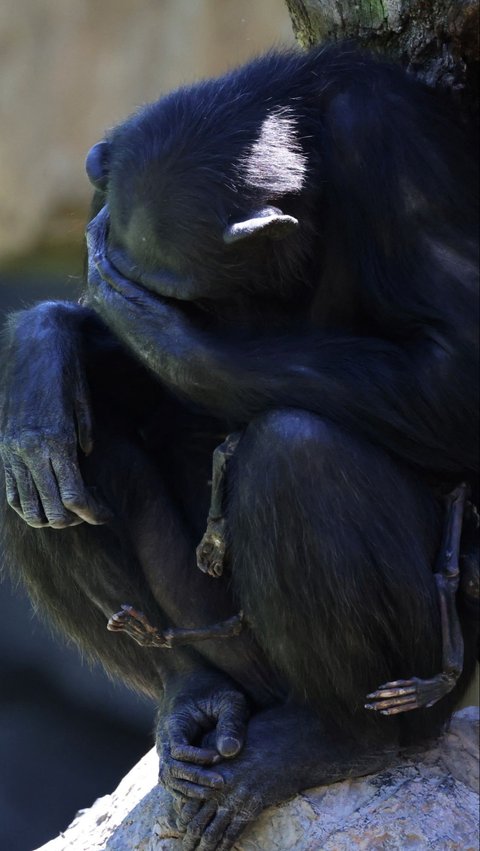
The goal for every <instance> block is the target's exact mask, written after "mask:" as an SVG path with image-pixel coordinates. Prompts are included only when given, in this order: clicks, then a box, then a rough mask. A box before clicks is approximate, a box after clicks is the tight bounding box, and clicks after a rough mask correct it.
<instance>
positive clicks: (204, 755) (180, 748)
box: [170, 742, 221, 765]
mask: <svg viewBox="0 0 480 851" xmlns="http://www.w3.org/2000/svg"><path fill="white" fill-rule="evenodd" d="M170 752H171V754H172V757H173V758H174V759H177V760H179V762H191V763H194V764H195V765H215V763H216V762H219V761H220V759H221V757H220V755H219V754H218V753H217V751H216V750H213V748H212V749H210V748H196V747H195V746H194V745H187V744H185V745H184V744H181V743H180V742H178V743H177V742H172V744H171V746H170Z"/></svg>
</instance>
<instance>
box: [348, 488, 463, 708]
mask: <svg viewBox="0 0 480 851" xmlns="http://www.w3.org/2000/svg"><path fill="white" fill-rule="evenodd" d="M467 492H468V487H467V485H466V484H465V483H462V484H461V485H459V486H458V487H457V488H455V490H453V491H452V493H450V494H448V496H447V497H446V506H447V508H446V515H447V516H446V521H445V524H444V527H443V536H442V543H441V546H440V551H439V555H438V559H437V570H436V572H435V574H434V576H435V583H436V586H437V597H438V603H439V608H440V623H441V631H442V668H443V670H442V672H441V673H439V674H436V675H435V676H434V677H432V678H431V679H421V678H420V677H412V678H411V679H409V680H393V681H392V682H388V683H384V684H383V685H382V686H380V688H379V689H378V690H377V691H374V692H372V693H371V694H368V695H367V699H368V700H369V701H372V702H371V703H366V704H365V709H372V710H374V711H376V712H380V714H381V715H398V714H399V713H400V712H410V711H411V710H412V709H420V708H422V707H427V708H429V707H430V706H433V704H434V703H437V701H439V700H441V699H442V697H445V695H446V694H448V693H449V692H450V691H452V689H453V688H455V686H456V684H457V681H458V678H459V676H460V674H461V673H462V669H463V636H462V630H461V627H460V621H459V618H458V612H457V606H456V594H457V590H458V586H459V581H460V568H459V564H460V539H461V536H462V523H463V515H464V511H465V504H466V499H467Z"/></svg>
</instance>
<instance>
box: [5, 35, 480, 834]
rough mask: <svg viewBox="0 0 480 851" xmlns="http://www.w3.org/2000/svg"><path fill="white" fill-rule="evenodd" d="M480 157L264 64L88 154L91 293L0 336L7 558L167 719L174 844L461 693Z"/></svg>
mask: <svg viewBox="0 0 480 851" xmlns="http://www.w3.org/2000/svg"><path fill="white" fill-rule="evenodd" d="M473 163H474V158H473V156H472V155H471V153H470V152H469V150H468V146H467V144H466V142H465V140H464V138H463V131H462V129H460V125H459V122H458V121H456V120H455V118H452V117H450V116H449V115H448V111H447V109H446V107H445V104H444V103H441V102H439V101H438V100H437V98H436V96H435V95H434V94H433V93H432V92H430V91H427V90H426V89H425V88H424V87H423V86H421V85H420V84H418V83H417V82H415V81H414V80H413V79H411V78H409V77H408V76H407V75H405V74H404V73H403V72H402V71H401V70H399V69H397V68H395V67H390V66H389V65H387V64H384V63H382V62H379V61H376V60H374V59H372V58H370V57H368V56H365V55H361V54H358V53H356V52H355V51H354V50H353V49H352V48H351V46H349V45H344V46H335V47H324V48H317V49H314V50H312V51H311V52H308V53H297V52H280V53H270V54H268V55H266V56H264V57H263V58H260V59H257V60H255V61H253V62H251V63H249V64H248V65H246V66H244V67H242V68H239V69H238V70H235V71H232V72H230V73H228V74H226V75H225V76H223V77H221V78H220V79H215V80H207V81H205V82H201V83H199V84H196V85H193V86H189V87H185V88H182V89H180V90H178V91H176V92H174V93H173V94H170V95H168V96H166V97H164V98H162V99H161V100H159V101H158V102H156V103H153V104H151V105H148V106H146V107H144V108H142V109H141V110H140V111H139V112H137V113H136V114H134V115H133V116H132V117H131V118H129V119H127V121H125V122H124V123H123V124H121V125H120V126H118V127H116V128H115V129H113V130H112V131H111V132H109V133H108V134H107V136H106V139H105V140H104V141H103V142H101V143H99V144H98V145H96V146H95V147H94V148H93V149H92V151H91V152H90V154H89V156H88V158H87V173H88V175H89V177H90V179H91V181H92V183H93V185H94V187H95V190H96V191H95V196H94V202H93V209H92V220H91V222H90V224H89V226H88V228H87V243H88V272H87V281H86V290H85V294H84V296H83V298H82V301H81V303H80V304H73V303H69V302H48V303H42V304H38V305H36V306H35V307H32V308H31V309H28V310H24V311H21V312H19V313H17V314H15V315H13V316H11V317H10V319H9V322H8V324H7V328H6V331H5V337H4V348H3V365H2V373H3V377H2V388H3V402H2V457H3V466H4V470H5V480H6V491H7V500H6V501H5V502H4V503H2V510H1V513H2V529H3V545H4V549H5V553H6V559H7V562H8V565H9V568H10V570H11V572H12V573H13V574H14V575H16V576H20V577H21V578H22V580H23V581H24V582H25V583H26V585H27V588H28V589H29V591H30V594H31V596H32V598H33V600H34V602H35V604H38V606H39V607H40V608H41V609H42V610H43V611H45V613H46V616H47V617H48V618H49V619H50V620H51V621H52V622H53V623H54V624H56V625H57V626H58V627H59V628H61V629H62V630H63V631H64V632H66V633H67V635H68V636H70V637H71V638H72V639H73V640H75V641H76V642H77V643H78V645H79V646H80V648H81V649H82V650H83V651H84V652H85V653H86V654H87V655H88V656H90V657H93V658H98V659H100V660H101V661H102V662H103V664H104V665H105V667H106V668H107V670H108V671H110V672H111V673H113V674H114V675H117V676H120V677H122V678H123V679H124V680H125V681H127V682H128V683H130V684H131V685H132V686H133V687H134V688H137V689H141V690H143V691H145V692H147V693H149V694H153V695H155V696H157V697H158V700H159V703H160V707H161V712H160V721H159V726H158V747H159V752H160V756H161V780H162V781H163V782H164V783H165V784H166V785H167V787H168V788H169V789H170V790H172V791H173V792H174V793H175V800H176V808H177V819H178V824H179V825H180V826H181V827H183V828H184V829H185V836H184V847H185V849H193V848H199V849H202V851H213V849H217V851H218V849H224V850H225V849H228V848H230V847H231V846H232V844H233V843H234V841H235V840H236V838H237V837H238V835H239V834H240V832H241V831H242V829H243V827H244V826H245V824H246V823H247V822H249V821H250V820H251V819H253V818H254V817H255V816H256V815H257V814H258V813H259V812H260V811H261V810H262V808H263V807H265V806H267V805H269V804H271V803H274V802H278V801H280V800H282V799H285V798H286V797H288V796H289V795H291V794H294V793H295V792H297V791H298V790H299V789H301V788H306V787H308V786H312V785H314V784H318V783H326V782H333V781H335V780H338V779H341V778H345V777H347V776H348V777H350V776H355V775H361V774H364V773H368V772H370V771H373V770H376V769H378V768H379V767H381V766H383V765H385V764H386V763H387V762H388V761H389V760H391V759H392V757H393V755H394V754H396V753H397V750H398V747H399V745H401V744H402V743H404V742H407V741H412V740H416V739H418V738H421V737H425V736H426V735H428V734H432V733H434V732H437V731H438V730H439V729H441V727H442V724H443V723H444V722H445V720H446V719H447V718H448V716H449V714H450V712H451V711H452V707H453V706H454V705H455V703H456V702H457V700H458V699H459V697H460V695H461V694H462V693H463V690H464V688H465V686H466V684H467V683H468V681H469V679H470V677H471V672H472V665H473V660H474V651H475V636H474V625H473V623H474V622H473V621H472V620H470V619H469V617H468V611H467V607H466V605H464V601H463V598H462V595H461V594H458V595H457V600H456V604H455V601H454V596H452V593H450V595H449V594H448V593H446V594H445V593H444V594H443V596H442V593H440V594H439V593H438V591H437V586H438V587H439V588H440V591H442V586H448V583H449V577H450V578H452V577H453V580H454V582H453V585H452V586H451V587H453V586H454V585H455V583H456V582H457V579H456V574H457V573H458V571H457V567H458V564H457V561H458V559H457V556H458V550H459V545H460V524H461V515H462V511H463V505H464V503H465V499H466V486H467V485H468V484H469V483H470V482H471V481H472V476H473V474H474V470H476V469H477V466H478V464H477V446H476V441H477V435H478V428H477V412H478V405H477V404H476V398H477V397H476V394H477V393H478V390H477V374H476V363H477V359H476V354H477V351H478V343H477V339H476V317H477V314H476V311H477V301H476V293H475V279H476V274H477V263H476V233H477V231H476V227H475V224H476V211H475V197H474V194H475V186H476V182H475V176H474V165H473ZM228 435H234V436H233V437H230V438H228V437H227V436H228ZM226 438H227V444H226V451H221V452H220V453H219V452H218V451H217V453H216V462H215V465H214V476H213V478H214V486H213V505H212V510H211V511H210V521H209V531H208V530H207V535H206V538H205V537H204V538H203V544H202V546H201V547H200V548H199V554H198V557H199V562H200V566H201V567H203V569H204V570H205V569H206V570H207V571H208V570H210V572H211V573H213V574H214V575H215V578H212V576H209V575H208V572H207V573H202V572H201V571H200V570H198V568H197V565H196V556H195V551H196V547H197V545H198V543H199V541H200V540H201V539H202V535H204V533H205V527H206V524H207V515H208V513H209V504H210V499H211V494H210V487H209V479H210V476H211V458H212V453H213V451H214V449H215V448H216V447H218V446H219V445H220V444H222V443H223V442H224V441H225V439H226ZM224 446H225V444H224ZM462 483H465V485H464V484H462ZM451 491H452V492H453V496H452V497H451V499H450V509H449V512H448V516H447V518H446V519H445V518H444V512H443V507H442V499H443V497H444V496H445V495H447V494H448V493H450V492H451ZM7 504H8V505H9V506H10V507H7ZM12 508H13V509H14V510H13V511H12ZM24 521H26V523H25V522H24ZM215 522H218V524H219V525H217V527H215ZM27 524H28V525H27ZM212 527H213V532H212ZM215 535H216V536H217V537H215ZM442 535H443V539H444V540H443V543H442ZM217 545H218V550H219V552H220V554H221V557H217V556H218V553H217V556H215V554H214V555H213V556H212V551H213V552H214V551H215V547H216V546H217ZM209 546H210V550H209ZM462 546H463V545H462ZM212 548H213V550H212ZM224 550H225V552H226V555H225V553H224ZM224 556H225V561H226V567H227V569H226V570H223V569H222V568H223V560H224ZM436 564H437V568H436V567H435V565H436ZM438 565H440V570H438ZM436 569H437V571H438V572H437V576H436V575H435V570H436ZM122 605H123V608H121V607H122ZM457 608H458V612H459V617H460V622H461V632H459V630H458V628H457V627H458V623H457V620H456V618H457V614H456V612H457ZM240 612H241V614H240ZM106 619H109V627H110V632H107V630H106V628H105V625H106ZM442 622H443V625H444V627H445V628H444V631H443V635H442ZM452 624H453V627H452V628H453V637H452V638H451V641H450V644H449V636H448V635H447V636H446V635H445V632H447V633H448V630H449V628H450V627H451V626H452ZM122 633H126V634H122ZM132 636H133V637H137V638H138V641H139V644H137V643H135V642H133V641H132V640H131V638H132ZM222 636H223V637H222ZM226 636H227V637H226ZM199 638H203V641H201V642H200V641H199V642H198V643H195V644H193V643H192V644H187V645H185V642H188V641H189V640H191V641H192V642H193V641H196V640H197V639H199ZM462 640H463V642H464V653H463V658H462V653H461V643H462ZM140 645H144V646H140ZM449 651H451V652H450V657H451V658H450V662H449ZM459 658H460V664H458V660H459ZM452 659H453V662H452ZM454 663H455V664H454ZM462 663H463V673H462V674H461V676H460V678H459V680H458V682H457V684H456V685H455V687H454V688H453V690H450V692H449V693H448V694H447V695H446V696H445V692H447V691H448V689H451V686H452V685H453V683H454V682H455V681H456V679H457V675H458V673H459V669H460V668H461V667H462ZM449 664H450V668H451V669H452V670H453V674H454V675H453V676H452V670H450V671H449V670H446V671H444V672H445V673H446V674H447V675H448V676H450V680H449V683H448V688H447V687H443V686H441V687H440V688H439V686H438V684H439V682H440V680H439V679H438V676H437V675H438V672H440V671H442V668H443V669H445V668H447V669H448V667H449ZM455 665H456V667H455ZM416 678H417V679H416ZM405 680H407V681H409V682H410V685H405V683H404V681H405ZM392 681H393V682H392ZM425 681H426V682H427V684H428V683H430V686H428V685H427V686H425ZM432 682H434V683H435V686H433V687H432V686H431V683H432ZM381 683H385V684H386V685H385V687H383V688H380V689H379V686H380V684H381ZM412 683H413V684H414V685H413V686H412ZM422 683H423V685H422ZM422 688H423V689H424V690H423V691H422ZM429 689H430V690H429ZM432 689H433V690H432ZM367 694H370V695H371V696H370V697H369V698H367V697H366V695H367ZM440 695H443V696H442V698H441V699H438V698H439V697H440ZM366 700H367V701H370V703H369V706H370V707H371V708H370V709H369V708H366V707H365V701H366ZM433 702H435V705H434V706H432V707H431V708H427V706H426V704H428V703H433ZM414 707H415V708H414ZM372 708H373V709H374V710H376V711H372ZM413 708H414V711H408V712H404V711H402V710H405V709H409V710H410V709H413ZM383 713H385V714H383Z"/></svg>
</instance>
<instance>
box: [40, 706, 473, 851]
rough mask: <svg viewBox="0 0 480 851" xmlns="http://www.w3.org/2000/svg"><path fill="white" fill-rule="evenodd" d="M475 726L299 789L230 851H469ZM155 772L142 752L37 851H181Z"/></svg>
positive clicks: (464, 713) (463, 717)
mask: <svg viewBox="0 0 480 851" xmlns="http://www.w3.org/2000/svg"><path fill="white" fill-rule="evenodd" d="M478 727H479V710H478V707H473V706H471V707H467V708H466V709H463V710H461V711H460V712H457V713H456V714H455V715H454V717H453V720H452V723H451V726H450V729H449V731H448V732H447V733H445V735H444V736H443V737H442V738H441V739H440V740H439V741H438V742H437V743H436V744H435V745H434V746H433V747H431V748H430V749H428V750H424V751H422V752H420V751H416V752H415V753H413V752H412V753H411V754H409V755H408V756H405V757H404V759H403V760H401V761H399V763H398V764H397V765H396V766H394V767H392V768H390V769H389V770H387V771H382V772H380V773H378V774H372V775H369V776H368V777H363V778H359V779H356V780H347V781H344V782H342V783H335V784H333V785H331V786H321V787H318V788H316V789H309V790H307V791H305V792H303V793H302V794H300V795H297V796H296V797H295V798H293V799H292V800H290V801H287V802H286V803H284V804H282V805H281V806H279V807H271V808H270V809H268V810H265V812H264V813H263V814H262V815H261V817H260V818H259V819H258V820H257V821H256V822H255V823H254V824H253V825H252V826H251V827H249V828H248V829H247V830H246V831H245V833H244V835H243V837H242V839H241V841H240V842H239V843H238V844H237V845H236V846H235V848H236V849H237V851H319V850H320V849H321V851H351V849H353V851H355V849H362V851H364V849H389V851H390V849H399V851H400V849H402V851H405V849H409V851H416V849H418V851H420V849H428V848H432V849H433V848H435V849H441V851H446V850H447V849H448V851H476V849H478V847H479V839H480V837H479V828H478V813H479V786H478V783H479V772H478ZM157 768H158V766H157V758H156V755H155V752H154V751H153V750H152V751H150V752H149V753H148V754H146V756H145V757H144V758H143V759H142V760H141V761H140V762H139V763H138V764H137V765H136V766H135V767H134V768H133V769H132V771H130V773H129V774H127V776H126V777H125V778H124V779H123V780H122V782H121V783H120V785H119V786H118V788H117V789H116V790H115V792H114V793H113V794H112V795H107V796H106V797H104V798H100V799H99V800H98V801H96V802H95V804H94V805H93V807H91V808H90V809H89V810H86V811H83V812H81V813H79V815H78V816H77V818H76V819H75V821H74V822H73V823H72V824H71V825H70V827H69V828H67V830H66V831H65V832H64V833H63V834H62V835H61V836H59V837H57V838H56V839H54V840H52V841H51V842H49V843H47V844H46V845H44V846H43V847H42V849H38V851H181V847H182V843H181V837H180V836H179V834H178V831H176V830H175V829H172V827H171V826H170V825H169V823H168V817H167V813H168V806H169V799H168V795H167V793H166V792H165V791H164V790H163V789H161V788H160V787H159V786H157V785H156V777H157Z"/></svg>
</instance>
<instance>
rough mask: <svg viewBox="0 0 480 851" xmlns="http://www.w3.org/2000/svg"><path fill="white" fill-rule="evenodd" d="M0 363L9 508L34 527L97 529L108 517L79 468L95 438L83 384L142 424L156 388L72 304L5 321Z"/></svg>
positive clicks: (92, 318) (96, 322)
mask: <svg viewBox="0 0 480 851" xmlns="http://www.w3.org/2000/svg"><path fill="white" fill-rule="evenodd" d="M1 363H2V368H1V373H0V398H1V408H0V453H1V458H2V461H3V466H4V468H5V477H6V487H7V495H8V501H9V503H10V505H11V507H12V508H13V509H14V510H15V511H17V513H18V514H20V515H21V516H22V517H23V519H25V520H26V521H27V522H28V523H29V524H30V525H32V526H35V527H38V526H45V525H50V526H53V527H55V528H63V527H64V526H71V525H75V524H77V523H79V522H81V521H86V522H88V523H94V524H95V523H102V522H104V521H105V519H106V518H107V517H108V515H109V512H108V510H107V509H106V507H105V506H103V505H102V504H100V503H99V502H98V500H97V499H96V498H95V497H94V496H93V494H92V493H91V492H89V491H88V489H86V488H85V486H84V484H83V481H82V479H81V476H80V472H79V466H78V458H79V454H80V455H82V454H83V455H88V454H89V453H90V452H91V450H92V446H93V441H94V425H93V417H92V400H91V393H90V386H94V388H95V393H96V396H97V397H98V399H100V400H101V401H103V403H104V404H105V399H107V400H109V403H111V404H113V403H114V401H116V403H117V405H118V406H119V407H120V408H122V406H123V409H125V410H126V409H127V408H128V413H129V415H131V413H132V411H134V412H135V416H136V417H137V419H139V418H141V417H142V415H143V416H145V415H146V410H144V409H145V408H146V405H149V406H150V407H152V408H153V407H154V405H155V401H156V394H155V389H156V385H155V382H153V381H152V379H151V378H150V377H149V376H148V373H147V372H146V370H144V369H142V368H141V367H140V366H139V365H138V363H136V362H135V361H134V360H133V359H132V358H131V357H130V356H129V355H128V353H126V352H125V350H124V349H123V347H122V346H121V344H120V343H119V342H118V341H117V340H115V338H114V337H113V336H112V335H111V334H110V333H109V331H108V329H107V328H106V326H105V325H104V324H103V323H102V322H101V320H100V319H99V317H98V316H97V315H96V314H95V313H93V312H92V311H91V310H90V309H88V308H86V307H83V306H81V305H78V304H74V303H70V302H45V303H42V304H38V305H37V306H35V307H32V308H31V309H29V310H25V311H21V312H18V313H15V314H12V315H11V316H10V317H9V319H8V322H7V325H6V328H5V330H4V332H3V345H2V357H1ZM90 371H92V372H94V373H95V375H94V379H95V380H94V381H93V382H90V375H89V373H90ZM146 381H148V383H149V385H153V390H152V392H149V393H145V392H144V389H145V388H144V386H143V385H144V383H145V382H146ZM115 385H118V388H119V392H118V393H117V394H116V393H115ZM149 389H150V386H149ZM130 397H132V398H130ZM139 400H141V402H142V404H140V401H139Z"/></svg>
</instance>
